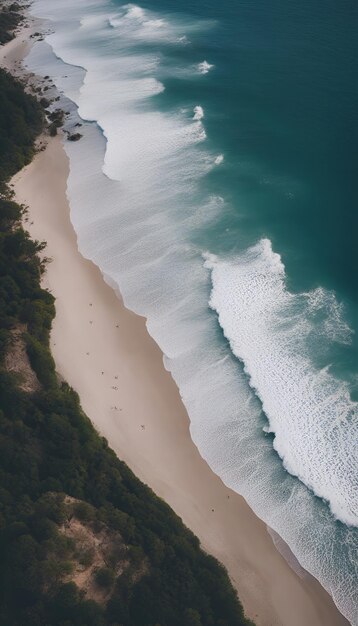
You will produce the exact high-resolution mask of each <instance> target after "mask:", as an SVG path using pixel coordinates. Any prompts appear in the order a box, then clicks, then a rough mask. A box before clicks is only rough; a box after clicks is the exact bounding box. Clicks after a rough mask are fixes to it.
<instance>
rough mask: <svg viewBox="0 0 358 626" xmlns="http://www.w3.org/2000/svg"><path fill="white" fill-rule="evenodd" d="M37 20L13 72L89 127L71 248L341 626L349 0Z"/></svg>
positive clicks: (356, 608)
mask: <svg viewBox="0 0 358 626" xmlns="http://www.w3.org/2000/svg"><path fill="white" fill-rule="evenodd" d="M179 9H180V10H179ZM33 10H34V12H35V13H36V14H37V15H38V16H40V17H44V18H48V19H49V20H50V21H51V25H52V29H53V33H52V34H51V35H49V36H47V37H46V42H43V43H41V42H39V43H38V44H36V46H35V47H34V49H33V51H32V53H31V55H30V58H29V61H28V63H29V66H30V67H31V68H32V69H33V70H34V71H37V72H40V73H41V72H42V73H43V74H51V76H53V77H54V79H55V82H56V84H57V85H58V87H59V89H60V91H61V92H62V93H63V94H64V95H65V96H66V98H67V100H66V102H67V104H68V99H70V101H71V102H72V103H74V105H75V106H73V104H72V105H71V106H72V114H71V116H70V118H69V122H68V124H69V127H71V124H74V123H75V122H76V121H77V118H76V115H77V113H76V110H77V112H78V115H79V116H80V117H81V119H82V122H84V124H83V126H82V130H81V132H83V138H82V139H81V141H80V142H78V143H76V144H71V145H70V143H68V145H67V144H66V150H67V151H68V154H69V156H70V163H71V173H70V177H69V181H68V196H69V200H70V205H71V219H72V222H73V224H74V227H75V229H76V231H77V234H78V240H79V247H80V250H81V251H82V253H83V254H84V255H85V256H87V257H89V258H91V259H92V260H93V261H94V262H95V263H97V265H98V266H99V267H100V268H101V270H102V272H103V273H104V274H105V275H106V276H108V277H109V278H110V279H111V280H112V281H114V282H115V283H116V284H117V285H118V286H119V288H120V290H121V293H122V295H123V297H124V301H125V303H126V305H127V306H128V307H129V308H131V309H132V310H134V311H136V312H138V313H140V314H142V315H144V316H145V317H146V318H147V325H148V330H149V332H150V333H151V335H152V336H153V337H154V338H155V340H156V341H157V342H158V344H159V346H160V347H161V349H162V350H163V353H164V355H165V365H166V367H167V368H168V369H169V370H170V371H171V373H172V375H173V377H174V379H175V380H176V382H177V384H178V386H179V389H180V392H181V395H182V397H183V400H184V403H185V405H186V407H187V409H188V413H189V417H190V420H191V435H192V437H193V440H194V441H195V443H196V445H197V446H198V448H199V450H200V452H201V454H202V455H203V457H204V458H205V459H206V460H207V461H208V463H209V464H210V466H211V467H212V468H213V470H214V471H215V472H216V473H217V474H218V475H220V476H221V477H222V478H223V480H224V481H225V483H226V484H228V485H229V486H230V487H232V488H233V489H235V490H236V491H238V492H239V493H241V494H243V495H244V497H245V498H246V499H247V501H248V502H249V504H250V506H251V507H252V508H253V509H254V510H255V511H256V513H257V514H258V515H259V516H260V517H261V518H262V519H263V520H264V521H265V522H266V523H267V524H268V525H269V526H270V527H271V528H273V529H274V530H275V531H277V532H278V533H279V534H280V535H281V536H282V537H283V538H284V539H285V541H286V542H287V543H288V544H289V546H290V547H291V549H292V551H293V552H294V554H295V555H296V557H297V558H298V560H299V561H300V563H301V564H302V565H303V566H304V567H305V568H306V569H307V570H309V571H310V572H311V573H312V574H313V575H314V576H316V577H317V578H318V579H319V580H320V581H321V583H322V584H323V585H324V586H325V588H326V589H327V590H328V591H329V592H330V593H331V595H332V596H333V598H334V600H335V602H336V603H337V606H338V607H339V608H340V610H341V611H342V612H343V613H344V614H345V615H346V616H347V617H348V618H349V620H350V621H351V623H352V624H358V596H357V590H358V530H357V526H358V470H357V468H358V416H357V403H356V399H357V381H358V376H357V366H358V358H357V356H358V354H357V339H356V337H357V335H356V331H357V307H358V302H357V289H356V273H357V268H358V264H357V253H356V246H355V245H354V241H353V239H355V238H356V234H357V218H356V196H357V194H356V191H355V185H354V183H355V179H356V164H357V159H356V150H357V147H356V146H357V111H358V108H357V95H358V93H357V81H356V61H357V47H358V43H357V41H356V38H355V30H356V26H357V23H358V19H357V18H358V9H357V6H356V5H355V4H354V3H353V2H340V3H338V2H332V1H330V2H328V3H326V4H325V5H324V6H323V5H321V4H320V5H318V4H317V3H316V5H315V6H312V3H309V2H308V1H307V2H306V1H303V2H300V3H294V2H292V1H288V2H285V3H283V2H280V3H279V2H277V1H276V2H275V1H273V0H267V1H266V2H263V1H262V2H260V1H257V0H255V2H253V1H252V2H231V1H229V0H223V1H222V2H221V3H218V2H215V3H214V2H211V1H204V0H202V1H201V2H197V3H195V6H193V5H192V3H191V2H186V1H184V0H182V1H181V2H176V3H175V4H174V3H169V4H168V2H164V0H150V1H148V2H143V3H141V5H140V6H137V5H134V4H123V3H119V2H116V3H114V2H110V1H109V0H91V1H90V2H88V1H87V2H85V1H84V0H77V1H76V3H73V2H72V1H71V2H70V0H61V2H60V1H59V0H58V1H57V0H52V1H51V3H49V2H48V1H47V0H36V2H35V3H34V6H33ZM71 106H70V108H71Z"/></svg>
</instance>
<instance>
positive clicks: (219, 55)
mask: <svg viewBox="0 0 358 626" xmlns="http://www.w3.org/2000/svg"><path fill="white" fill-rule="evenodd" d="M141 6H143V7H147V8H148V9H151V10H156V11H159V12H163V13H164V14H165V15H168V14H169V13H170V11H172V12H173V13H174V14H177V12H178V10H179V9H180V12H182V13H183V14H185V15H186V16H188V15H192V16H195V18H196V19H203V18H205V19H209V20H213V26H212V28H211V29H210V30H207V31H204V32H202V31H201V32H199V33H198V34H196V35H193V34H191V35H190V45H188V46H187V47H186V48H185V47H183V49H182V50H181V51H178V48H177V47H176V48H175V49H174V48H173V51H172V55H173V61H174V60H175V61H177V60H178V59H179V60H182V61H183V63H185V62H186V61H187V60H189V59H192V58H193V57H194V56H195V55H196V56H197V57H198V58H205V59H207V60H208V61H209V62H210V63H213V64H214V65H215V69H214V71H212V72H210V73H209V74H208V76H207V77H206V80H205V82H203V81H196V82H195V81H191V82H189V81H186V82H185V81H183V80H182V78H181V79H168V80H166V81H165V87H166V91H165V93H164V94H163V95H161V96H160V97H159V98H158V99H159V101H160V105H161V106H163V107H164V108H165V107H166V106H167V107H171V106H174V105H175V106H178V102H182V104H183V105H187V104H192V103H194V104H195V103H197V102H200V104H201V105H202V106H203V108H204V110H205V128H206V132H207V135H208V141H209V143H210V142H211V144H212V145H215V147H216V150H218V149H219V151H221V152H223V153H224V154H225V165H224V166H223V167H222V168H220V169H217V170H216V171H215V173H213V174H211V175H210V176H209V180H206V181H205V182H206V184H209V185H210V186H211V188H212V190H213V192H214V193H219V194H221V195H222V196H223V197H224V198H225V199H226V200H230V204H231V207H232V210H231V212H230V214H228V213H225V215H223V217H222V220H221V221H220V222H219V223H216V224H215V226H214V227H213V229H212V230H211V231H210V230H209V231H206V232H205V235H202V243H203V244H207V246H208V248H210V250H211V251H212V252H221V251H222V250H223V249H225V250H236V249H237V248H241V247H242V246H243V244H252V243H254V242H255V241H257V240H258V239H260V238H261V237H263V236H264V237H268V238H269V239H271V241H272V243H273V248H274V250H275V251H277V252H279V253H280V254H281V257H282V260H283V262H284V264H285V267H286V275H287V282H288V287H289V289H290V290H291V291H302V290H309V289H312V288H315V287H317V286H322V287H325V288H327V289H329V290H334V292H335V293H336V295H337V298H338V300H339V301H340V302H343V303H344V305H345V307H346V310H345V315H346V319H347V320H348V321H349V324H350V326H351V328H353V329H354V330H356V331H357V330H358V288H357V271H358V253H357V250H358V247H357V244H356V241H357V235H358V210H357V205H358V202H357V200H358V194H357V180H358V80H357V78H358V73H357V70H358V67H357V66H358V62H357V59H358V37H357V27H358V4H357V3H356V2H353V1H350V0H343V1H338V0H334V1H332V0H331V1H330V2H325V3H323V2H316V3H312V2H311V1H308V0H303V1H300V2H297V1H296V0H289V1H287V2H282V1H278V0H262V1H260V0H255V1H254V2H252V1H251V2H249V1H246V2H242V1H240V0H236V1H235V2H233V1H230V0H223V1H221V2H217V1H208V0H201V1H200V2H195V3H192V2H187V1H186V0H182V1H180V2H169V3H168V2H163V1H161V0H150V1H149V2H143V3H141ZM151 49H152V46H151ZM168 57H170V53H169V54H168ZM228 228H229V232H228V230H227V229H228ZM326 362H327V363H328V362H330V363H331V364H332V367H333V369H334V371H335V373H336V374H337V375H340V376H342V377H343V378H346V379H348V380H349V382H350V385H351V390H352V393H354V397H358V343H357V335H355V336H353V337H352V341H351V345H349V346H344V347H342V346H333V347H332V346H330V351H329V355H328V356H327V358H326Z"/></svg>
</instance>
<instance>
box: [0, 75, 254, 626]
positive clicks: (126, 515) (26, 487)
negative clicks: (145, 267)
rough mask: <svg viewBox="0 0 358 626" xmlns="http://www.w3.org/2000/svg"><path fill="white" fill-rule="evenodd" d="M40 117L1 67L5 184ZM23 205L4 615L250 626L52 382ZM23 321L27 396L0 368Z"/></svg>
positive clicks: (14, 293)
mask: <svg viewBox="0 0 358 626" xmlns="http://www.w3.org/2000/svg"><path fill="white" fill-rule="evenodd" d="M42 123H43V115H42V111H41V109H40V108H39V106H38V105H37V103H36V101H34V99H33V98H32V97H31V96H29V95H27V94H25V92H24V90H23V87H22V86H21V85H19V84H18V83H16V81H15V80H14V79H13V78H12V77H10V76H9V75H8V74H6V73H4V72H0V175H1V182H2V183H3V189H5V190H6V184H7V183H8V180H9V177H10V176H11V175H12V174H14V173H15V171H17V170H18V169H20V168H21V167H22V166H23V165H24V164H25V163H28V162H29V160H30V159H31V157H32V155H33V153H34V147H33V142H34V139H35V137H36V135H37V133H38V132H39V131H40V130H41V128H42ZM23 214H24V210H23V208H22V207H20V206H18V205H17V204H16V203H15V202H14V201H13V200H12V199H11V193H10V192H9V188H7V191H4V192H3V194H2V196H1V198H0V227H1V231H0V555H1V558H0V624H3V625H4V626H5V625H6V626H24V624H26V626H45V625H49V624H51V626H69V625H71V626H76V625H78V626H92V625H93V626H118V625H122V626H155V625H158V624H161V625H162V626H200V625H201V626H241V625H247V624H249V623H250V622H249V621H248V620H246V618H245V617H244V614H243V609H242V606H241V604H240V602H239V600H238V598H237V595H236V592H235V590H234V588H233V586H232V585H231V582H230V580H229V577H228V575H227V572H226V571H225V569H224V568H223V567H222V566H221V565H220V564H219V563H218V562H217V561H216V560H215V559H214V558H213V557H211V556H209V555H208V554H206V553H205V552H204V551H203V550H202V549H201V548H200V544H199V540H198V539H197V537H195V535H194V534H193V533H192V532H191V531H190V530H189V529H188V528H186V527H185V525H184V524H183V522H182V520H181V519H180V518H179V517H178V516H177V515H176V514H175V513H174V512H173V511H172V510H171V509H170V507H169V506H168V505H167V504H166V503H165V502H164V501H163V500H161V499H160V498H158V497H157V496H156V495H155V494H154V493H153V491H152V490H151V489H149V488H148V487H147V486H146V485H144V484H143V483H142V482H140V481H139V480H138V479H137V478H136V477H135V476H134V474H133V473H132V471H131V470H130V469H129V468H128V467H127V466H126V465H125V463H123V462H122V461H121V460H119V459H118V458H117V456H116V455H115V453H114V452H113V451H112V450H111V449H110V447H109V445H108V442H107V441H106V440H105V439H104V438H103V437H101V436H100V435H99V434H98V433H97V432H96V430H95V429H94V427H93V426H92V424H91V422H90V421H89V419H88V418H87V417H86V415H85V414H84V412H83V411H82V408H81V405H80V402H79V398H78V395H77V394H76V392H75V391H74V390H73V389H71V387H70V386H69V385H68V384H67V383H65V382H63V381H59V380H58V378H57V376H56V371H55V363H54V360H53V358H52V355H51V352H50V349H49V334H50V330H51V323H52V320H53V318H54V315H55V307H54V298H53V296H52V295H51V293H49V292H48V291H47V290H45V289H43V288H42V287H41V284H40V280H41V274H42V272H43V261H42V259H41V255H43V252H44V244H43V243H42V242H36V241H32V240H31V238H30V236H29V234H28V233H27V232H26V231H25V230H24V228H23V226H22V222H21V218H22V217H23ZM19 328H23V329H24V331H23V333H22V334H23V339H24V341H25V345H26V349H27V353H28V357H29V361H30V364H31V367H32V368H33V370H34V372H35V373H36V376H37V379H38V381H39V385H38V387H37V388H36V389H35V390H31V391H28V390H27V391H25V390H24V389H23V388H21V386H20V384H19V378H18V375H16V374H15V373H14V372H12V371H10V370H9V368H8V367H7V365H6V362H7V361H6V354H7V351H8V348H9V345H10V343H11V341H12V336H13V332H14V330H16V329H19ZM99 543H100V545H101V552H100V553H99V549H98V547H97V548H95V546H97V545H98V544H99ZM97 561H100V564H99V565H98V566H97V565H96V562H97ZM96 568H97V569H96ZM79 571H80V572H82V573H83V572H84V573H85V574H86V575H87V576H88V580H89V584H88V587H87V588H85V587H83V586H81V582H80V580H81V577H79V576H78V575H77V574H78V572H79ZM92 579H94V582H95V584H94V585H93V586H91V585H92V582H91V581H92ZM92 588H93V593H92V591H91V589H92Z"/></svg>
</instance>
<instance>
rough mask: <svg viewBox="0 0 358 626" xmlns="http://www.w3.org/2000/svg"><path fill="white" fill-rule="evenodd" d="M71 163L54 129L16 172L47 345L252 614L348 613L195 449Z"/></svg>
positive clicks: (282, 619)
mask: <svg viewBox="0 0 358 626" xmlns="http://www.w3.org/2000/svg"><path fill="white" fill-rule="evenodd" d="M9 46H10V47H9V48H8V52H7V54H6V56H7V59H6V61H7V63H9V52H11V59H12V62H14V61H18V60H19V59H21V57H22V55H23V54H24V52H25V50H26V46H24V44H23V42H22V38H21V37H20V38H19V40H18V46H17V47H16V43H14V42H11V43H10V44H9ZM1 56H2V57H3V56H4V49H3V50H2V55H1ZM0 62H1V58H0ZM8 67H9V65H8ZM68 167H69V165H68V159H67V157H66V154H65V151H64V148H63V146H62V142H61V138H60V137H56V138H55V139H51V140H50V141H49V143H48V146H47V148H46V150H45V151H43V152H40V153H39V154H38V155H37V156H36V158H35V159H34V160H33V162H32V163H31V164H30V165H29V166H27V167H26V168H24V169H23V170H22V171H21V172H20V173H19V174H17V175H16V176H15V178H14V179H13V183H14V184H15V192H16V199H17V201H18V202H20V203H23V204H25V205H27V206H28V207H29V212H28V221H27V222H26V223H25V226H26V228H28V230H29V232H30V234H31V236H32V237H33V238H36V239H39V240H45V241H47V244H48V245H47V249H46V251H45V254H46V256H48V257H51V259H52V261H51V263H49V265H48V268H47V272H46V275H45V277H44V286H45V287H47V288H48V289H50V291H51V292H52V293H53V294H54V296H55V297H56V313H57V314H56V319H55V322H54V325H53V330H52V334H51V349H52V353H53V356H54V359H55V361H56V367H57V371H58V373H59V375H60V376H62V377H63V378H64V379H66V380H67V382H68V383H69V384H70V385H71V386H72V387H73V388H74V389H75V390H76V391H77V392H78V393H79V396H80V399H81V404H82V407H83V409H84V411H85V412H86V414H87V415H88V416H89V418H90V419H91V420H92V422H93V424H94V425H95V427H96V429H97V430H98V431H99V432H100V433H101V434H102V435H104V436H105V437H106V438H107V439H108V442H109V444H110V446H111V447H112V448H113V450H114V451H115V452H116V453H117V454H118V456H119V457H120V458H121V459H122V460H124V461H125V462H126V463H127V464H128V465H129V467H130V468H131V469H132V470H133V471H134V472H135V474H136V475H137V476H138V477H139V478H140V479H141V480H142V481H143V482H145V483H146V484H148V485H149V486H150V487H151V488H152V489H153V490H154V491H155V492H156V493H157V494H158V495H159V496H161V497H162V498H163V499H164V500H165V501H166V502H168V503H169V504H170V506H171V507H172V508H173V509H174V510H175V512H176V513H177V514H178V515H179V516H180V517H181V518H182V519H183V521H184V523H185V524H186V525H187V526H188V527H189V528H190V529H191V530H192V531H193V532H194V533H195V534H196V535H197V536H198V537H199V539H200V541H201V544H202V546H203V548H204V549H205V550H207V551H208V552H209V553H211V554H213V555H214V556H215V557H217V558H218V559H219V560H220V561H221V562H222V563H223V564H224V565H225V567H226V568H227V570H228V572H229V575H230V577H231V579H232V581H233V584H234V585H235V587H236V588H237V590H238V594H239V597H240V599H241V601H242V603H243V605H244V608H245V612H246V614H247V615H248V616H249V617H251V618H252V619H253V620H254V621H255V622H256V624H257V626H340V625H342V626H343V625H344V624H345V625H347V624H348V622H347V621H346V620H345V619H344V618H343V617H342V616H341V615H340V613H339V612H338V610H337V609H336V608H335V606H334V603H333V601H332V599H331V598H330V596H329V595H328V594H327V593H326V592H325V591H324V590H323V588H322V587H321V586H320V585H319V583H318V582H317V581H316V580H315V579H313V578H312V577H311V576H309V575H304V577H303V578H301V577H299V576H298V575H297V574H296V573H295V572H294V571H293V570H292V569H291V568H290V567H289V565H288V563H287V562H286V561H285V560H284V558H283V557H282V556H281V555H280V553H279V552H278V551H277V549H276V548H275V546H274V544H273V542H272V540H271V537H270V535H269V533H268V532H267V529H266V526H265V524H264V523H263V522H262V521H261V520H259V519H258V518H257V517H256V516H255V515H254V513H253V512H252V511H251V509H250V508H249V506H248V505H247V504H246V502H245V501H244V499H243V498H242V497H240V496H239V495H238V494H236V493H234V492H232V491H231V490H229V489H227V488H226V487H225V486H224V485H223V483H222V481H221V480H220V479H219V478H218V477H217V476H216V475H215V474H214V473H213V472H212V471H211V470H210V468H209V467H208V465H207V464H206V462H205V461H204V460H203V459H202V458H201V456H200V455H199V452H198V450H197V449H196V447H195V445H194V444H193V442H192V440H191V438H190V433H189V420H188V416H187V413H186V410H185V408H184V406H183V404H182V402H181V399H180V395H179V392H178V389H177V387H176V385H175V383H174V381H173V379H172V378H171V376H170V374H169V373H168V372H167V371H166V370H165V368H164V365H163V355H162V353H161V352H160V350H159V348H158V346H157V345H156V344H155V342H154V341H153V340H152V339H151V337H150V336H149V334H148V332H147V330H146V326H145V320H144V319H143V318H141V317H139V316H137V315H135V314H133V313H132V312H130V311H128V310H127V309H126V308H125V307H124V306H123V304H122V303H121V301H120V299H119V297H118V296H117V295H116V294H115V292H114V291H113V289H112V288H111V287H109V286H108V285H107V284H106V283H105V281H104V279H103V277H102V275H101V273H100V271H99V269H98V268H97V267H96V266H95V265H94V264H93V263H92V262H91V261H89V260H86V259H84V258H83V257H82V256H81V254H80V253H79V251H78V249H77V239H76V235H75V232H74V230H73V228H72V225H71V222H70V213H69V206H68V202H67V198H66V180H67V175H68Z"/></svg>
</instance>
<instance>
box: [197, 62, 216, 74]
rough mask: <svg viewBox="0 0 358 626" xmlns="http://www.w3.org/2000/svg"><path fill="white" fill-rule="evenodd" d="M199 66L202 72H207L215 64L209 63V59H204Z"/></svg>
mask: <svg viewBox="0 0 358 626" xmlns="http://www.w3.org/2000/svg"><path fill="white" fill-rule="evenodd" d="M197 67H198V70H199V72H200V74H207V73H208V72H210V70H211V69H212V68H213V67H214V66H213V65H211V64H210V63H208V62H207V61H202V62H201V63H199V64H198V66H197Z"/></svg>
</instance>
